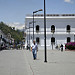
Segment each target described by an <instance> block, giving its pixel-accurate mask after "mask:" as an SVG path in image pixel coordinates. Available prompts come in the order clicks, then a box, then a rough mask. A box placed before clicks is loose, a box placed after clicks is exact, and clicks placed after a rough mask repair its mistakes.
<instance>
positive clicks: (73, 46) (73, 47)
mask: <svg viewBox="0 0 75 75" xmlns="http://www.w3.org/2000/svg"><path fill="white" fill-rule="evenodd" d="M65 48H66V49H70V50H75V42H69V43H66V44H65Z"/></svg>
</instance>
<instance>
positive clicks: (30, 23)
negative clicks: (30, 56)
mask: <svg viewBox="0 0 75 75" xmlns="http://www.w3.org/2000/svg"><path fill="white" fill-rule="evenodd" d="M30 24H32V22H29V50H30V28H33V27H30Z"/></svg>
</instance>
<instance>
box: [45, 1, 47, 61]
mask: <svg viewBox="0 0 75 75" xmlns="http://www.w3.org/2000/svg"><path fill="white" fill-rule="evenodd" d="M44 44H45V61H44V62H47V53H46V9H45V0H44Z"/></svg>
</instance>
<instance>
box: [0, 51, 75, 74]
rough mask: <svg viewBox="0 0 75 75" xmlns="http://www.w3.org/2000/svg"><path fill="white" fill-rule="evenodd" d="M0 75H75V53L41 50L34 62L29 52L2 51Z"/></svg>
mask: <svg viewBox="0 0 75 75" xmlns="http://www.w3.org/2000/svg"><path fill="white" fill-rule="evenodd" d="M0 75H75V52H74V51H63V52H61V51H58V50H48V51H47V63H45V62H44V51H43V50H39V51H38V54H37V60H33V57H32V52H31V51H29V50H3V51H0Z"/></svg>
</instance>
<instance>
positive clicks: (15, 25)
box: [6, 22, 25, 29]
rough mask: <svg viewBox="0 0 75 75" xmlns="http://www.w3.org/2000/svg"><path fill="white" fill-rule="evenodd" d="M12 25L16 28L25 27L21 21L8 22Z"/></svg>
mask: <svg viewBox="0 0 75 75" xmlns="http://www.w3.org/2000/svg"><path fill="white" fill-rule="evenodd" d="M6 24H7V25H8V26H10V27H15V29H23V27H25V25H24V24H21V23H19V22H14V23H6Z"/></svg>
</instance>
